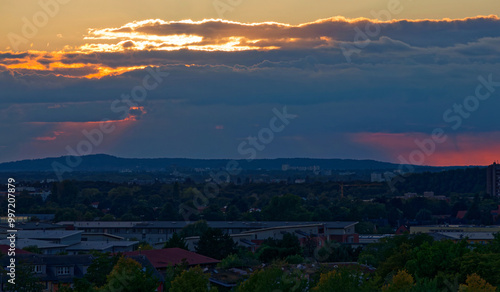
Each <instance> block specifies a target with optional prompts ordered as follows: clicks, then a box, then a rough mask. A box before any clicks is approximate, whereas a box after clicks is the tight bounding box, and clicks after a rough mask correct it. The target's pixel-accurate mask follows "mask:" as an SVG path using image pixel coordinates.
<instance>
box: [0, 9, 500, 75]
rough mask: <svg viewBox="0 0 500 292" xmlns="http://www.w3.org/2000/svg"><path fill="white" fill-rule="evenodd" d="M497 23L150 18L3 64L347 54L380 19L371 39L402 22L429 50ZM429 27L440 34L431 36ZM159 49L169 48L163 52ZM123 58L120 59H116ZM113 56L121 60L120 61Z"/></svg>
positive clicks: (68, 69) (105, 70)
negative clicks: (184, 54) (179, 55)
mask: <svg viewBox="0 0 500 292" xmlns="http://www.w3.org/2000/svg"><path fill="white" fill-rule="evenodd" d="M478 23H479V24H480V25H478ZM499 23H500V19H499V18H498V17H497V16H495V15H490V16H477V17H471V18H464V19H441V20H431V19H421V20H409V19H397V20H390V21H379V20H373V19H367V18H356V19H347V18H344V17H332V18H328V19H320V20H317V21H313V22H308V23H303V24H299V25H290V24H285V23H278V22H258V23H242V22H236V21H228V20H221V19H205V20H201V21H193V20H181V21H165V20H160V19H148V20H143V21H134V22H130V23H126V24H124V25H122V26H120V27H115V28H100V29H92V28H91V29H89V30H88V33H87V35H86V36H84V38H83V39H82V43H81V44H79V45H76V46H71V47H70V46H66V47H65V48H64V49H63V50H60V51H50V52H45V51H28V52H25V53H22V54H21V53H14V52H12V51H8V52H0V71H3V70H6V71H9V72H11V73H18V74H21V75H25V74H41V75H49V74H51V75H54V76H60V77H65V78H87V79H99V78H102V77H105V76H117V75H121V74H124V73H126V72H130V71H134V70H140V69H144V68H146V67H148V66H158V64H166V63H169V62H166V61H165V60H168V56H169V55H167V54H169V53H171V52H173V51H180V50H187V51H195V52H200V54H202V53H203V52H229V53H230V52H242V51H262V52H267V51H273V50H296V49H306V50H311V49H320V50H323V49H326V50H330V51H332V52H337V53H341V51H342V48H343V47H342V45H344V44H345V43H346V42H347V43H349V42H350V43H353V42H356V38H357V36H356V31H355V28H358V29H359V28H364V27H366V26H369V25H370V24H372V27H373V25H375V24H384V25H387V27H386V28H387V29H385V30H384V31H383V34H382V32H381V33H380V34H377V35H375V36H373V37H372V38H371V39H372V40H373V41H378V40H379V39H380V38H383V39H384V40H385V41H386V42H387V44H386V45H390V44H391V42H390V41H389V40H392V39H391V37H392V38H398V37H401V36H402V34H401V31H400V30H401V28H404V29H406V30H408V34H406V35H404V36H405V37H406V39H404V40H400V39H398V40H397V41H398V43H397V44H399V45H401V46H405V45H406V46H405V48H407V49H408V48H410V47H411V46H413V45H415V44H408V45H407V44H406V43H405V41H409V40H408V36H410V35H411V39H410V40H411V41H414V42H417V41H416V39H418V40H420V42H422V46H423V47H425V48H426V49H428V48H429V46H432V40H433V39H436V40H439V41H442V38H443V35H444V34H442V33H440V32H441V31H446V30H450V31H452V32H455V31H456V30H457V29H456V27H458V26H460V27H464V28H465V29H464V31H468V27H467V25H469V26H470V29H477V30H478V31H479V32H481V33H478V34H477V35H476V36H477V39H479V38H486V37H495V35H492V33H491V31H494V30H495V29H494V28H490V29H484V28H487V27H491V25H492V24H493V25H499ZM477 27H480V28H477ZM429 33H435V35H434V36H428V34H429ZM417 34H418V35H417ZM461 37H462V38H461V39H457V38H456V37H453V36H449V37H448V38H452V39H449V40H448V41H449V44H448V45H449V46H450V47H452V46H454V45H456V43H462V44H467V43H469V42H471V41H474V40H471V39H470V38H469V37H468V34H466V33H464V35H463V36H461ZM429 43H431V44H429ZM137 52H141V53H153V52H154V53H156V54H151V55H152V56H153V55H154V56H155V58H156V59H150V58H147V57H145V58H141V57H137V58H136V57H134V54H135V53H137ZM158 52H161V53H164V55H161V56H160V55H159V53H158ZM142 56H144V55H142ZM115 57H118V58H115ZM103 58H107V61H108V62H107V63H106V62H105V61H103V60H102V59H103ZM117 59H119V60H120V61H116V60H117ZM110 60H115V63H113V62H112V61H110ZM120 62H121V63H120ZM110 63H113V64H112V65H111V64H110ZM179 63H181V61H180V62H179ZM186 63H187V62H186ZM188 64H189V63H188ZM181 65H184V64H183V63H181Z"/></svg>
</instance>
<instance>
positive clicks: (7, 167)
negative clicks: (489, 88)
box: [0, 154, 463, 172]
mask: <svg viewBox="0 0 500 292" xmlns="http://www.w3.org/2000/svg"><path fill="white" fill-rule="evenodd" d="M80 158H81V162H80V163H79V164H78V165H77V166H76V167H74V168H72V170H73V171H96V172H97V171H124V170H130V171H161V170H171V169H172V168H174V167H175V168H182V169H193V168H211V169H224V168H225V167H226V165H227V164H228V162H229V161H231V160H229V159H188V158H119V157H115V156H111V155H105V154H96V155H88V156H82V157H80ZM66 160H67V157H66V156H62V157H58V158H44V159H34V160H22V161H15V162H6V163H1V164H0V172H27V171H28V172H36V171H52V170H53V168H52V164H53V163H60V164H61V165H65V166H66V165H67V164H66ZM72 160H73V161H74V160H75V157H72ZM236 161H237V163H238V167H241V168H242V169H244V170H281V168H282V165H284V164H288V165H290V166H291V167H311V166H319V167H320V169H322V170H325V169H329V170H395V169H398V167H399V165H398V164H394V163H388V162H380V161H375V160H355V159H311V158H278V159H255V160H253V161H247V160H244V159H242V160H236ZM452 168H463V167H429V166H415V170H416V171H417V172H422V171H440V170H445V169H452Z"/></svg>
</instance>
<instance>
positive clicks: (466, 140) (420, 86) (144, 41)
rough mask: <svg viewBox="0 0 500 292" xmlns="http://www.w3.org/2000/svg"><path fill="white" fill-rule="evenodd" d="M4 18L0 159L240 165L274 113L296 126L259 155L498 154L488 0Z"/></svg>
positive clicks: (55, 1) (495, 65)
mask: <svg viewBox="0 0 500 292" xmlns="http://www.w3.org/2000/svg"><path fill="white" fill-rule="evenodd" d="M0 11H2V17H1V20H0V22H1V26H0V89H1V90H0V162H6V161H15V160H21V159H33V158H44V157H56V156H62V155H68V154H75V153H76V154H97V153H106V154H111V155H116V156H120V157H147V158H150V157H188V158H236V159H246V158H249V155H247V154H248V153H249V151H241V150H242V149H243V148H245V149H246V150H248V148H249V147H250V146H249V143H246V142H248V140H247V138H248V137H249V136H256V137H258V136H259V135H258V134H259V133H261V136H262V135H264V134H266V133H269V131H266V130H265V129H269V128H273V127H271V126H270V122H271V121H273V117H275V116H276V112H277V111H278V112H282V111H283V108H284V107H286V110H287V112H288V113H289V114H291V115H293V116H294V118H293V119H290V120H289V121H288V122H289V123H285V124H284V127H282V128H280V131H274V132H273V137H272V139H268V138H269V137H268V136H265V137H261V138H265V139H268V140H271V141H266V142H269V143H262V141H261V142H260V144H261V145H260V146H262V147H260V146H259V147H255V149H256V158H278V157H311V158H353V159H375V160H381V161H389V162H396V163H400V162H405V161H408V162H410V163H416V164H425V165H485V164H489V163H491V162H493V161H494V160H499V159H500V124H499V123H498V121H499V116H500V115H499V109H500V66H499V63H500V19H499V18H498V15H500V1H498V0H483V1H468V0H467V1H465V0H453V1H451V0H450V1H448V0H440V1H430V0H419V1H412V0H401V1H398V0H385V1H380V0H360V1H351V2H348V1H337V0H309V1H305V0H273V1H263V0H262V1H261V0H215V1H214V0H209V1H205V0H161V1H159V0H145V1H131V0H104V1H103V0H100V1H95V0H41V1H32V0H24V1H18V0H16V1H14V0H2V1H1V2H0ZM103 120H105V122H101V121H103ZM279 121H281V120H279ZM278 125H281V124H279V123H278ZM263 129H264V130H263ZM265 139H264V140H265ZM433 139H434V140H433ZM82 141H83V142H82ZM242 143H246V144H244V145H245V147H243V146H242ZM89 145H91V147H90V149H89V148H88V146H89ZM82 152H84V153H82Z"/></svg>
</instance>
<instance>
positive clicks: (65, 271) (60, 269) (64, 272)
mask: <svg viewBox="0 0 500 292" xmlns="http://www.w3.org/2000/svg"><path fill="white" fill-rule="evenodd" d="M56 271H57V275H69V267H57V270H56Z"/></svg>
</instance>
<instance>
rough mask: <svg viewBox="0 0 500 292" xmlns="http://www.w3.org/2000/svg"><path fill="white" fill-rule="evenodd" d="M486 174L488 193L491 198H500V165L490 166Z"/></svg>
mask: <svg viewBox="0 0 500 292" xmlns="http://www.w3.org/2000/svg"><path fill="white" fill-rule="evenodd" d="M487 171H488V172H487V174H486V193H487V194H489V195H491V196H500V164H497V163H496V162H495V163H493V164H492V165H490V166H488V170H487Z"/></svg>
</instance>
